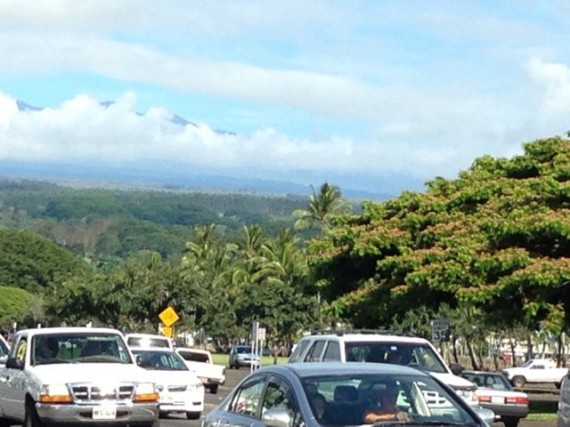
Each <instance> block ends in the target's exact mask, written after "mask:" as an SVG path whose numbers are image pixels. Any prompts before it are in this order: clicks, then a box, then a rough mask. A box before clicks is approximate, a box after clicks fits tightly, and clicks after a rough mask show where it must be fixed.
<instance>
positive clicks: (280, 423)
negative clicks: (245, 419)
mask: <svg viewBox="0 0 570 427" xmlns="http://www.w3.org/2000/svg"><path fill="white" fill-rule="evenodd" d="M261 421H262V422H263V423H264V424H265V425H267V426H271V427H289V426H290V425H291V414H290V413H289V410H287V408H271V409H268V410H267V411H265V414H263V416H262V417H261Z"/></svg>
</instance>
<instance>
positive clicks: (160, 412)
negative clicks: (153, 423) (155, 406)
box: [158, 411, 168, 418]
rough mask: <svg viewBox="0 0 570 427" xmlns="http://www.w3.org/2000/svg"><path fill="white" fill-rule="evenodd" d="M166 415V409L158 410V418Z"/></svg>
mask: <svg viewBox="0 0 570 427" xmlns="http://www.w3.org/2000/svg"><path fill="white" fill-rule="evenodd" d="M166 417H168V412H166V411H159V412H158V418H166Z"/></svg>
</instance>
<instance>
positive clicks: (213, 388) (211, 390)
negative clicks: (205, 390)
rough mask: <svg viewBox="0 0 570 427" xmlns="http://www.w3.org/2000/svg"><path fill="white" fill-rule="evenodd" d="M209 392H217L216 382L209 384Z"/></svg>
mask: <svg viewBox="0 0 570 427" xmlns="http://www.w3.org/2000/svg"><path fill="white" fill-rule="evenodd" d="M210 393H212V394H217V393H218V384H214V385H211V386H210Z"/></svg>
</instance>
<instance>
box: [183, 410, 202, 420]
mask: <svg viewBox="0 0 570 427" xmlns="http://www.w3.org/2000/svg"><path fill="white" fill-rule="evenodd" d="M201 415H202V413H201V412H186V418H188V419H189V420H198V419H200V416H201Z"/></svg>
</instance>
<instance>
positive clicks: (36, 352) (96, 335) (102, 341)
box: [32, 332, 132, 365]
mask: <svg viewBox="0 0 570 427" xmlns="http://www.w3.org/2000/svg"><path fill="white" fill-rule="evenodd" d="M53 363H132V359H131V356H130V354H129V352H128V350H127V347H126V346H125V343H124V341H123V339H122V337H121V336H120V335H118V334H113V333H105V332H85V333H73V334H70V333H62V334H56V333H53V334H45V335H44V334H41V335H36V336H34V337H33V339H32V364H33V365H45V364H53Z"/></svg>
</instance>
